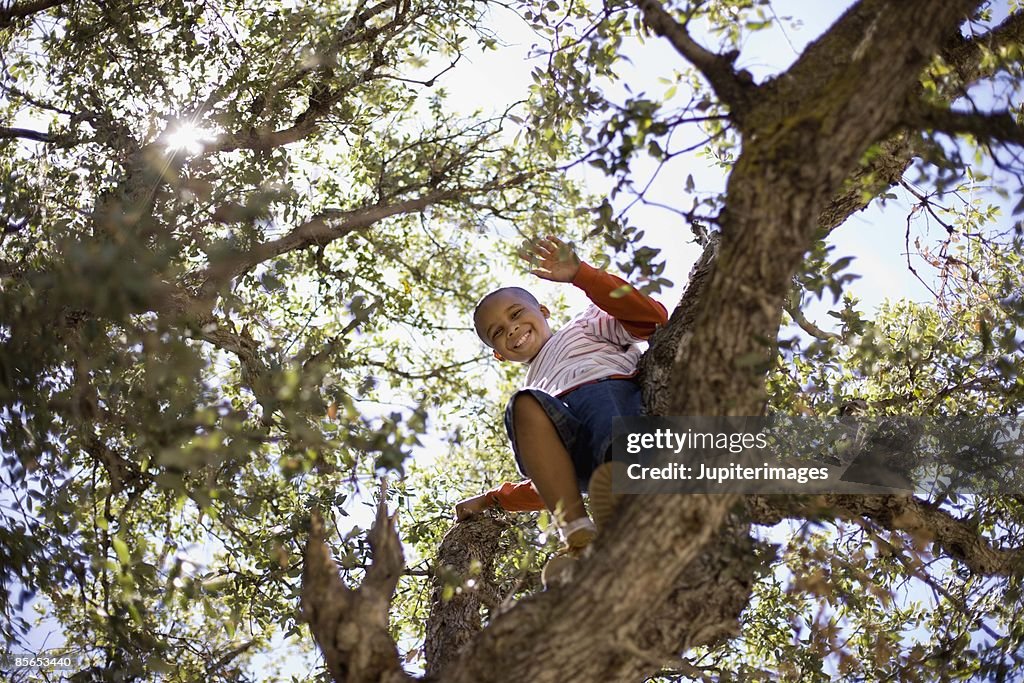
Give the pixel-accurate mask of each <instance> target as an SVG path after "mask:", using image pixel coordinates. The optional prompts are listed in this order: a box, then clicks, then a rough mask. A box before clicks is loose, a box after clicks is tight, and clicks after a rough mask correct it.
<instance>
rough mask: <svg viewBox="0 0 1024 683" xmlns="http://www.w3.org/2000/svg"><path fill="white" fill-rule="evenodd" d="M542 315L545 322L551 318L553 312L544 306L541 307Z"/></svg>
mask: <svg viewBox="0 0 1024 683" xmlns="http://www.w3.org/2000/svg"><path fill="white" fill-rule="evenodd" d="M540 314H541V315H542V316H544V319H545V320H547V319H548V318H550V317H551V311H549V310H548V307H547V306H545V305H544V304H541V305H540Z"/></svg>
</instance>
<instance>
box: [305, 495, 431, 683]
mask: <svg viewBox="0 0 1024 683" xmlns="http://www.w3.org/2000/svg"><path fill="white" fill-rule="evenodd" d="M369 540H370V547H371V548H372V550H373V564H372V565H371V566H370V568H369V569H368V570H367V572H366V578H365V580H364V581H363V583H362V585H361V586H360V587H359V588H358V589H356V590H352V589H350V588H349V587H347V586H346V585H345V584H344V582H342V580H341V577H340V576H339V575H338V566H337V564H335V562H334V560H333V559H331V556H330V552H329V550H328V548H327V545H326V544H325V543H324V528H323V519H322V518H321V517H320V514H319V512H316V511H314V512H313V514H312V519H311V529H310V534H309V540H308V541H307V543H306V553H305V566H304V568H303V571H302V618H303V620H304V621H306V623H308V624H309V627H310V630H311V631H312V632H313V636H314V638H316V642H317V643H318V644H319V646H320V650H321V652H323V655H324V661H325V663H326V664H327V669H328V671H330V672H331V676H333V677H334V680H336V681H346V682H347V683H405V682H407V681H411V680H412V679H411V678H410V677H409V676H408V675H407V674H406V673H405V672H404V671H403V670H402V666H401V662H400V661H399V657H398V649H397V648H396V646H395V641H394V640H393V639H392V638H391V634H390V632H389V631H388V608H389V606H390V604H391V596H392V595H393V594H394V591H395V586H397V585H398V579H399V578H400V576H401V573H402V567H403V566H404V559H403V556H402V544H401V542H400V541H399V540H398V534H397V533H395V528H394V518H393V517H389V516H388V514H387V510H386V508H385V504H384V501H383V500H382V501H381V503H380V505H379V506H378V508H377V519H376V521H375V522H374V524H373V528H372V529H371V530H370V536H369Z"/></svg>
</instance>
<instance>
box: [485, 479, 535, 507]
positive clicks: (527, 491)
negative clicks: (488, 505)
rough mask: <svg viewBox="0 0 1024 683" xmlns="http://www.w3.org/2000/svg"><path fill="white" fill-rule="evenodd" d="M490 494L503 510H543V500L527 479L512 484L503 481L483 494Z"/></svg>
mask: <svg viewBox="0 0 1024 683" xmlns="http://www.w3.org/2000/svg"><path fill="white" fill-rule="evenodd" d="M484 495H485V496H490V497H491V500H493V501H494V502H495V503H496V504H498V505H500V506H501V508H502V509H503V510H508V511H509V512H523V511H525V510H543V509H544V501H542V500H541V499H540V494H539V493H537V489H536V488H535V487H534V485H533V482H532V481H530V480H529V479H526V480H524V481H521V482H518V483H516V484H513V483H512V482H505V483H504V484H502V485H501V486H498V487H495V488H493V489H491V490H490V491H488V492H487V493H485V494H484Z"/></svg>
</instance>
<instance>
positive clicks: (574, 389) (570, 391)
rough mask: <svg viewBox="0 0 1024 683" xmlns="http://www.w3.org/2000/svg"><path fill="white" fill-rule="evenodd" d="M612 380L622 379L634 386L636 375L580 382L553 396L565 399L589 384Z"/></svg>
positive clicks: (633, 373)
mask: <svg viewBox="0 0 1024 683" xmlns="http://www.w3.org/2000/svg"><path fill="white" fill-rule="evenodd" d="M612 379H620V380H621V379H624V380H628V381H631V382H633V383H634V384H636V383H637V373H636V372H635V371H634V372H632V373H630V374H628V375H608V376H607V377H599V378H597V379H592V380H589V381H586V382H581V383H580V384H577V385H575V386H574V387H571V388H569V389H566V390H565V391H562V392H559V393H558V394H555V395H556V396H557V397H558V398H565V397H566V396H568V395H569V394H571V393H572V392H574V391H576V390H577V389H580V388H581V387H585V386H589V385H591V384H597V383H598V382H607V381H608V380H612Z"/></svg>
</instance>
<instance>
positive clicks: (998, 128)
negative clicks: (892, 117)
mask: <svg viewBox="0 0 1024 683" xmlns="http://www.w3.org/2000/svg"><path fill="white" fill-rule="evenodd" d="M906 125H907V126H908V127H909V128H913V129H918V130H919V129H925V130H934V131H941V132H943V133H947V134H950V135H956V134H966V135H972V136H974V137H975V138H977V139H978V140H987V141H993V142H1010V143H1014V144H1017V145H1024V127H1021V126H1020V125H1018V124H1017V122H1016V121H1015V120H1014V117H1013V115H1012V114H1011V113H1010V112H1008V111H995V112H961V111H954V110H952V109H943V108H940V107H935V106H931V105H927V104H924V103H920V104H918V105H916V106H912V107H911V108H910V110H909V111H908V114H907V119H906Z"/></svg>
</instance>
